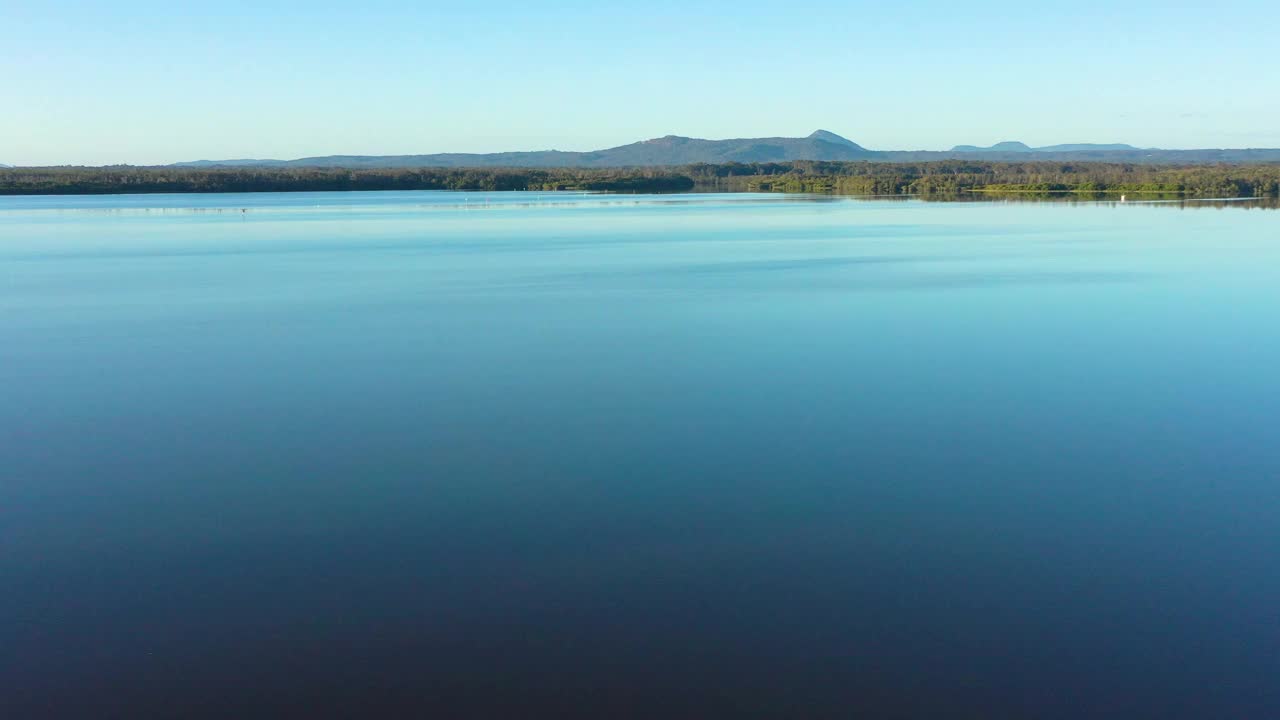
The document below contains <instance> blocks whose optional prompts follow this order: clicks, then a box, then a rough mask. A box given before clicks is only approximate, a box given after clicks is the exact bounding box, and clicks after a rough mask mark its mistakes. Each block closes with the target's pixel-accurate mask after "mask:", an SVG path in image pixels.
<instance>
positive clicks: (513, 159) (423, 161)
mask: <svg viewBox="0 0 1280 720" xmlns="http://www.w3.org/2000/svg"><path fill="white" fill-rule="evenodd" d="M874 155H875V153H873V152H871V151H869V150H866V149H865V148H863V147H861V146H859V145H858V144H857V143H855V142H852V141H850V140H847V139H845V138H842V137H840V136H839V135H836V134H835V133H833V132H828V131H826V130H818V131H817V132H815V133H813V134H812V135H810V136H808V137H803V138H783V137H776V138H742V139H735V140H701V139H699V138H688V137H680V136H678V135H668V136H666V137H660V138H656V139H653V140H644V141H641V142H637V143H631V144H630V145H622V146H620V147H615V148H609V149H607V150H596V151H592V152H562V151H559V150H543V151H535V152H503V153H489V154H484V155H480V154H470V153H439V154H434V155H326V156H324V157H310V158H301V159H298V160H197V161H195V162H184V163H176V165H177V166H179V167H212V166H219V165H248V166H278V165H284V166H295V167H628V166H644V165H688V164H691V163H725V162H742V163H751V162H784V161H787V160H866V159H871V158H872V157H873V156H874Z"/></svg>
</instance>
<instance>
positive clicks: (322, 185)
mask: <svg viewBox="0 0 1280 720" xmlns="http://www.w3.org/2000/svg"><path fill="white" fill-rule="evenodd" d="M692 189H704V190H729V191H750V192H815V193H839V194H849V195H944V194H957V193H972V192H978V193H986V194H996V195H998V194H1014V193H1017V194H1049V193H1064V192H1069V193H1081V194H1086V195H1108V194H1120V193H1127V194H1132V195H1139V194H1160V195H1165V196H1180V197H1200V198H1207V197H1276V196H1277V195H1280V164H1265V165H1227V164H1224V165H1187V166H1169V165H1145V164H1118V163H1091V162H1087V163H1059V162H1044V161H1040V162H988V161H968V160H942V161H937V162H920V163H883V162H835V161H793V162H778V163H724V164H695V165H685V166H681V167H669V168H607V169H606V168H601V169H588V168H361V169H344V168H312V167H201V168H192V167H130V166H122V167H105V168H86V167H53V168H9V169H0V194H6V195H50V194H104V193H161V192H167V193H185V192H283V191H315V190H594V191H607V192H681V191H687V190H692Z"/></svg>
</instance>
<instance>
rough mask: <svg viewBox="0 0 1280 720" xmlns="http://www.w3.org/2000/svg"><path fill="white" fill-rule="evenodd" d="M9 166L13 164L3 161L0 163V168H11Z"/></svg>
mask: <svg viewBox="0 0 1280 720" xmlns="http://www.w3.org/2000/svg"><path fill="white" fill-rule="evenodd" d="M11 167H13V166H12V165H5V164H4V163H0V168H11Z"/></svg>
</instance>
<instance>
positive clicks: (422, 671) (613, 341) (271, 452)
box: [0, 192, 1280, 719]
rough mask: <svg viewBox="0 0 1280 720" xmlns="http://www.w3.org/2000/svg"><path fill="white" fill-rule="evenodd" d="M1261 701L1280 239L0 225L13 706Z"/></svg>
mask: <svg viewBox="0 0 1280 720" xmlns="http://www.w3.org/2000/svg"><path fill="white" fill-rule="evenodd" d="M859 713H865V716H867V717H989V718H1020V717H1027V718H1033V717H1034V718H1086V717H1123V718H1173V717H1200V718H1207V717H1214V718H1264V717H1277V716H1280V212H1276V211H1274V210H1269V209H1262V208H1258V207H1254V206H1252V205H1251V204H1249V203H1241V204H1234V205H1232V206H1225V207H1223V206H1217V207H1211V206H1208V205H1202V204H1197V203H1191V204H1189V205H1186V206H1182V207H1179V206H1176V205H1165V204H1149V205H1147V204H1133V203H1127V204H1123V205H1118V204H1114V203H1106V204H1091V203H1081V204H1071V205H1068V204H1053V203H924V202H919V201H908V202H902V201H889V200H869V201H868V200H851V199H834V198H822V197H810V196H780V195H774V196H768V195H754V196H753V195H675V196H589V195H572V194H570V195H566V194H554V193H507V194H450V193H433V192H406V193H359V194H357V193H314V194H308V193H297V194H292V193H291V194H275V195H271V194H265V195H150V196H110V197H57V198H0V717H5V718H15V719H18V718H22V719H29V718H44V717H81V718H83V717H93V718H108V717H110V718H117V717H118V718H142V717H174V718H179V717H181V718H193V717H220V718H228V717H246V716H258V715H266V716H270V715H275V716H284V715H286V714H289V715H302V716H307V717H330V716H340V717H386V718H392V717H418V716H422V717H511V718H515V717H531V716H555V717H569V716H583V717H669V718H676V717H710V716H725V715H730V716H743V717H751V716H761V717H851V716H856V715H858V714H859Z"/></svg>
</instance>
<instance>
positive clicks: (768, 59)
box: [0, 0, 1280, 165]
mask: <svg viewBox="0 0 1280 720" xmlns="http://www.w3.org/2000/svg"><path fill="white" fill-rule="evenodd" d="M185 5H187V4H186V3H175V2H172V0H169V1H167V2H156V1H153V0H118V1H116V2H87V1H84V0H80V1H74V0H73V1H60V0H40V1H39V2H36V1H27V0H0V30H2V32H3V42H0V107H2V111H0V162H7V163H16V164H24V165H34V164H60V163H72V164H103V163H114V162H129V163H137V164H141V163H163V162H173V161H178V160H192V159H199V158H238V157H277V158H291V157H300V156H306V155H323V154H336V153H344V154H345V153H352V154H400V153H429V152H491V151H499V150H517V149H518V150H537V149H550V148H556V149H562V150H588V149H596V148H600V147H608V146H613V145H619V144H623V143H627V142H632V141H635V140H639V139H643V138H648V137H656V136H660V135H666V134H678V135H692V136H696V137H711V138H722V137H752V136H767V135H805V134H808V133H809V132H811V131H812V130H814V129H816V128H826V129H829V130H832V131H834V132H837V133H840V134H842V135H844V136H846V137H848V138H850V139H851V140H854V141H856V142H858V143H861V144H863V145H864V146H866V147H869V148H873V149H945V148H948V147H950V146H951V145H954V144H958V143H974V144H989V143H993V142H996V141H998V140H1006V139H1016V140H1023V141H1025V142H1028V143H1030V144H1033V145H1041V144H1052V143H1060V142H1128V143H1133V144H1137V145H1144V146H1160V147H1280V122H1277V120H1276V118H1278V117H1280V56H1278V55H1277V54H1276V46H1277V45H1278V44H1280V41H1278V40H1277V39H1276V35H1277V30H1276V28H1277V27H1280V3H1276V2H1274V0H1271V1H1269V2H1255V1H1254V0H1242V1H1240V2H1232V3H1196V4H1194V5H1193V4H1187V5H1181V4H1177V3H1169V2H1162V3H1157V2H1146V1H1145V0H1134V1H1132V2H1105V3H1104V2H1090V1H1088V0H1085V1H1082V2H1071V3H1057V4H1054V6H1053V7H1049V6H1048V5H1049V4H1046V3H1033V2H1026V0H1023V1H1022V2H1018V3H1009V2H984V1H982V0H977V1H976V2H969V3H955V2H935V1H923V2H913V3H884V2H880V3H860V2H805V1H803V0H796V1H791V2H778V1H777V0H773V1H771V2H756V1H755V0H739V1H738V2H694V1H692V0H684V1H683V2H669V1H668V0H651V1H650V2H644V3H625V4H624V3H608V4H607V6H606V3H603V2H557V1H555V0H549V1H547V2H528V1H526V2H507V1H505V0H501V1H495V2H488V3H467V2H451V3H448V4H442V3H436V2H423V1H421V0H420V1H419V2H385V1H382V0H365V1H363V2H359V3H344V4H330V3H323V2H273V1H271V0H259V1H257V2H249V1H242V0H223V1H222V2H209V3H200V4H199V5H198V6H195V7H185Z"/></svg>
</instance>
